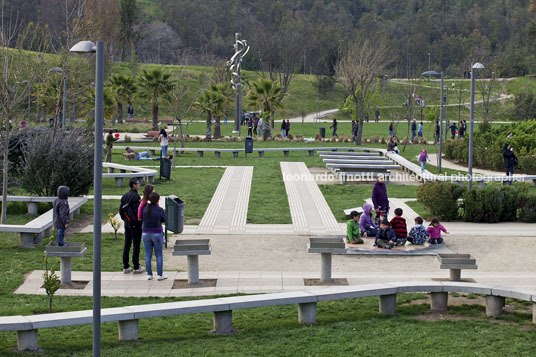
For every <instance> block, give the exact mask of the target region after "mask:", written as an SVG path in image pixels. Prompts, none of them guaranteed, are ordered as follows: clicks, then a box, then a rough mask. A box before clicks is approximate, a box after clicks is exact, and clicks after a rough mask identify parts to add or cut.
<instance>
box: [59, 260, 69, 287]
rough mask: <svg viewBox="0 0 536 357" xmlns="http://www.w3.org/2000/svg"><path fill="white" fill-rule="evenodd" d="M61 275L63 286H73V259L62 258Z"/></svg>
mask: <svg viewBox="0 0 536 357" xmlns="http://www.w3.org/2000/svg"><path fill="white" fill-rule="evenodd" d="M60 275H61V283H62V284H63V285H69V284H71V257H60Z"/></svg>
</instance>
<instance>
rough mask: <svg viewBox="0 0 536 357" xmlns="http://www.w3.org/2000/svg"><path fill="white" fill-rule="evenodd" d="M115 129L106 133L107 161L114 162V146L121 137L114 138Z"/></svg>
mask: <svg viewBox="0 0 536 357" xmlns="http://www.w3.org/2000/svg"><path fill="white" fill-rule="evenodd" d="M113 134H114V132H113V130H111V129H110V130H108V135H106V162H112V149H113V147H114V142H115V141H117V140H119V138H118V137H117V138H114V136H113Z"/></svg>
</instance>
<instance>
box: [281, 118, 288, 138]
mask: <svg viewBox="0 0 536 357" xmlns="http://www.w3.org/2000/svg"><path fill="white" fill-rule="evenodd" d="M286 130H287V123H286V122H285V121H284V120H281V136H283V137H286V134H285V133H286Z"/></svg>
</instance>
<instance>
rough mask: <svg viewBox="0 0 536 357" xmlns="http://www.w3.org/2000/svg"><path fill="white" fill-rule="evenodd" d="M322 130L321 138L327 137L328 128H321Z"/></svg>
mask: <svg viewBox="0 0 536 357" xmlns="http://www.w3.org/2000/svg"><path fill="white" fill-rule="evenodd" d="M319 129H320V137H321V138H325V137H326V128H319Z"/></svg>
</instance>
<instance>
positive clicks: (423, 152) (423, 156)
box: [418, 148, 430, 173]
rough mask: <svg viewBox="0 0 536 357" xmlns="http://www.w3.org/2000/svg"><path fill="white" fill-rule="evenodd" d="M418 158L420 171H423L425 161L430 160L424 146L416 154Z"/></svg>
mask: <svg viewBox="0 0 536 357" xmlns="http://www.w3.org/2000/svg"><path fill="white" fill-rule="evenodd" d="M418 160H419V162H420V163H421V173H424V171H425V170H426V162H427V161H430V158H429V157H428V153H427V152H426V148H422V149H421V153H420V154H419V156H418Z"/></svg>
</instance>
